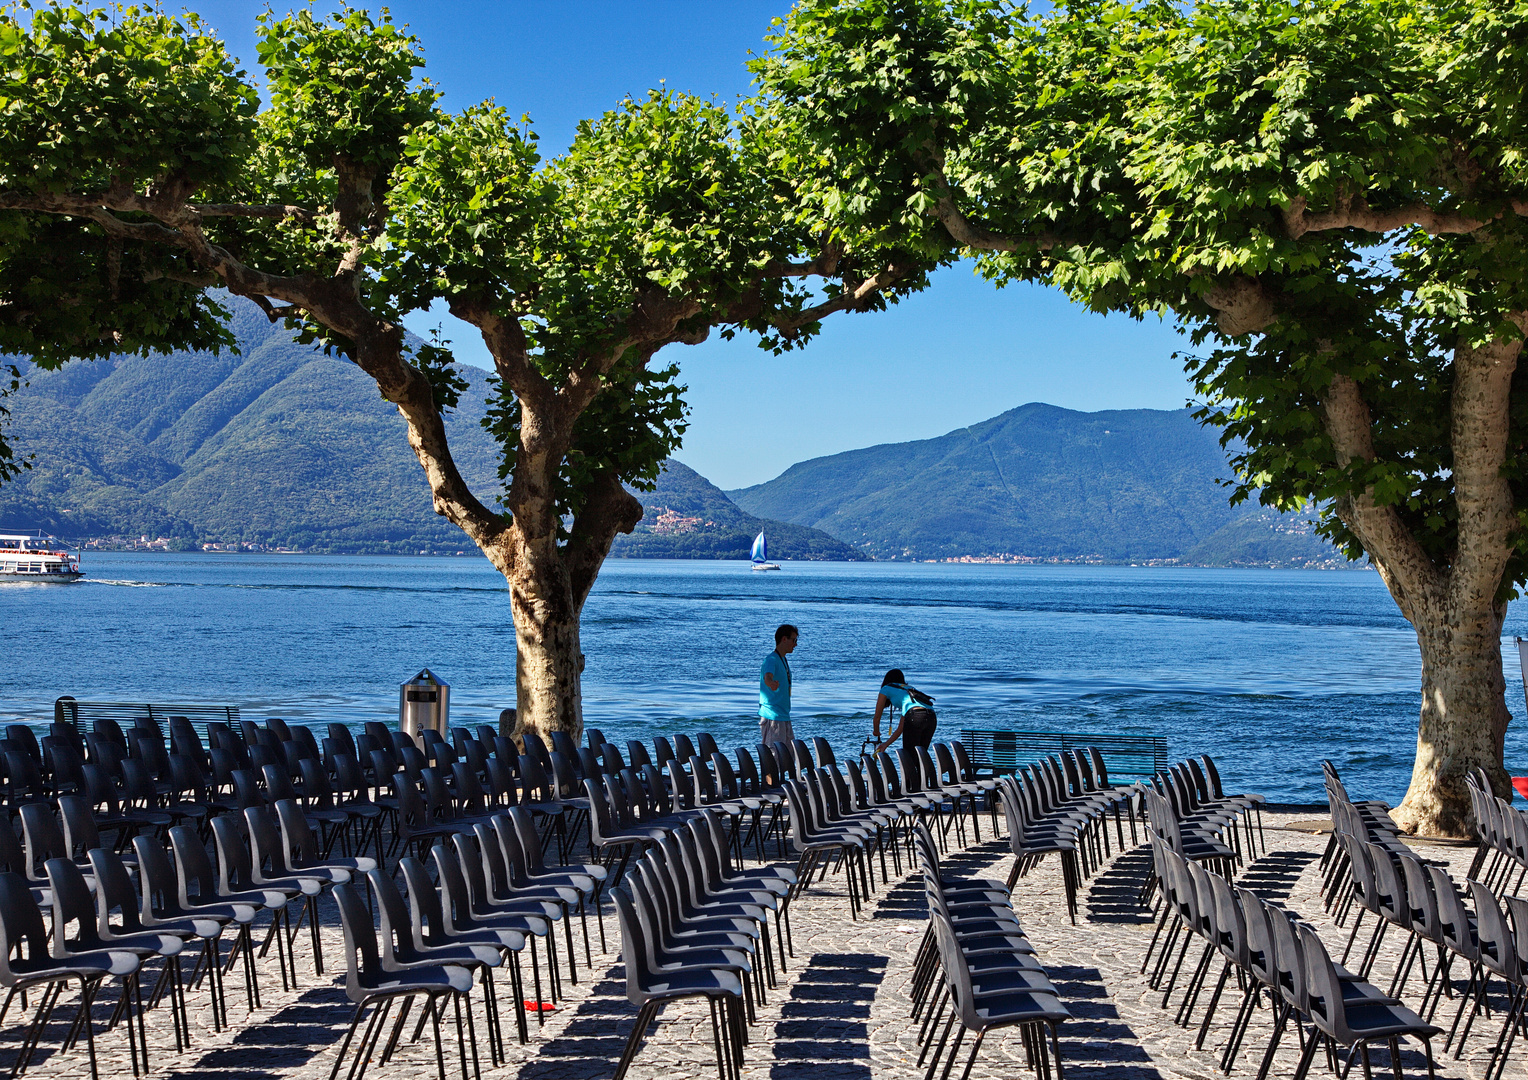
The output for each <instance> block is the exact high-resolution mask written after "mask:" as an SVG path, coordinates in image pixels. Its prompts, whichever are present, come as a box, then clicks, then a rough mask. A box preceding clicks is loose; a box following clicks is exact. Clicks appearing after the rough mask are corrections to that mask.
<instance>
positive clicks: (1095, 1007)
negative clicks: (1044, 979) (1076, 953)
mask: <svg viewBox="0 0 1528 1080" xmlns="http://www.w3.org/2000/svg"><path fill="white" fill-rule="evenodd" d="M1045 972H1046V974H1047V975H1048V976H1050V980H1051V982H1052V983H1054V984H1055V986H1056V989H1057V990H1058V991H1060V994H1061V1000H1062V1001H1063V1002H1064V1003H1065V1004H1066V1007H1067V1010H1068V1011H1069V1012H1070V1013H1071V1014H1072V1019H1070V1020H1068V1021H1066V1022H1065V1023H1064V1024H1062V1025H1061V1033H1060V1034H1061V1062H1062V1065H1063V1067H1064V1069H1065V1073H1066V1075H1067V1076H1071V1077H1076V1076H1086V1077H1089V1078H1090V1080H1114V1078H1116V1077H1117V1078H1120V1080H1126V1078H1128V1080H1160V1078H1161V1075H1162V1074H1161V1073H1160V1072H1158V1071H1157V1067H1156V1066H1155V1065H1154V1064H1153V1063H1152V1060H1151V1055H1150V1054H1148V1053H1147V1052H1146V1050H1145V1048H1144V1047H1142V1046H1141V1040H1140V1037H1139V1036H1138V1035H1137V1034H1136V1033H1135V1030H1134V1029H1133V1028H1132V1027H1131V1026H1130V1025H1129V1024H1128V1023H1126V1022H1125V1020H1124V1019H1123V1018H1122V1017H1121V1016H1120V1014H1119V1010H1118V1009H1117V1008H1116V1007H1115V1005H1114V1002H1113V1001H1111V1000H1110V998H1109V990H1108V988H1107V987H1106V986H1104V980H1103V975H1102V974H1101V973H1100V972H1099V970H1098V969H1097V968H1094V967H1082V966H1079V965H1071V964H1067V965H1051V964H1047V965H1046V968H1045Z"/></svg>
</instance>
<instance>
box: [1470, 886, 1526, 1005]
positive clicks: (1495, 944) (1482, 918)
mask: <svg viewBox="0 0 1528 1080" xmlns="http://www.w3.org/2000/svg"><path fill="white" fill-rule="evenodd" d="M1470 899H1472V900H1474V902H1475V920H1476V926H1477V934H1478V940H1479V942H1480V956H1479V957H1478V959H1479V961H1480V964H1481V966H1482V967H1485V968H1486V969H1488V970H1490V971H1494V972H1496V974H1498V975H1500V976H1502V977H1503V978H1505V979H1508V980H1510V981H1516V979H1517V977H1518V975H1519V974H1520V973H1519V972H1518V971H1517V970H1516V967H1517V943H1516V942H1515V941H1514V940H1513V938H1512V931H1511V930H1510V929H1509V928H1508V926H1507V916H1506V914H1505V913H1504V912H1503V911H1502V909H1501V902H1500V901H1499V900H1497V899H1496V894H1495V893H1493V892H1492V891H1491V890H1490V889H1488V888H1486V887H1485V886H1484V885H1482V884H1481V883H1480V882H1478V881H1475V880H1474V879H1471V880H1470Z"/></svg>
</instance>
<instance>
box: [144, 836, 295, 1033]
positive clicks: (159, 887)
mask: <svg viewBox="0 0 1528 1080" xmlns="http://www.w3.org/2000/svg"><path fill="white" fill-rule="evenodd" d="M170 848H171V850H172V851H173V852H174V855H175V899H174V903H173V904H172V903H170V902H169V901H168V900H166V899H164V898H163V896H164V873H163V869H162V868H159V867H158V866H157V865H156V866H153V867H145V866H144V864H143V852H144V851H145V850H150V851H153V852H155V853H157V854H158V855H159V856H160V857H163V855H164V851H163V849H162V848H161V847H160V846H159V845H158V844H157V843H155V842H154V841H153V840H151V839H149V838H148V837H144V836H137V837H134V838H133V849H134V851H135V852H137V854H138V856H139V867H140V871H141V872H142V873H143V875H144V877H143V878H142V880H141V882H140V885H141V887H142V889H143V890H144V894H145V896H147V895H149V894H150V892H152V894H153V896H154V897H155V898H156V899H154V900H153V901H152V903H154V904H156V905H158V906H159V908H162V909H163V910H164V911H166V912H168V913H169V914H170V915H171V916H172V917H174V916H178V915H190V916H193V917H197V918H209V919H216V920H218V921H220V922H222V921H223V920H225V919H226V920H227V922H226V923H225V924H224V925H229V924H231V925H234V926H237V927H238V928H239V930H238V937H237V938H236V939H235V941H234V944H233V947H232V948H231V949H230V951H229V954H228V963H227V965H226V966H225V965H221V964H220V965H219V971H218V976H217V978H218V980H219V986H220V989H219V998H220V999H221V1000H222V1002H223V1004H224V1008H225V1009H226V1006H227V1000H228V999H227V997H226V996H225V995H224V994H223V992H222V990H221V984H222V972H223V971H224V970H226V967H229V966H232V964H233V961H234V960H235V958H236V957H237V956H238V955H239V954H241V953H242V954H243V957H244V994H245V1000H246V1001H247V1002H248V1007H249V1008H248V1011H249V1012H250V1013H253V1012H254V1011H255V1010H256V1009H258V1008H259V1007H260V983H259V979H258V977H257V975H256V972H255V943H254V931H253V927H254V923H255V919H256V917H257V916H258V915H259V913H260V912H261V911H265V910H268V909H269V905H270V904H272V903H273V904H276V905H277V906H278V907H279V906H284V905H285V903H286V898H285V897H284V896H283V895H282V894H280V893H273V892H264V891H256V892H243V893H240V892H227V893H224V892H220V891H219V883H218V878H217V874H216V873H214V871H213V869H212V863H211V861H210V860H209V859H208V858H207V849H206V848H205V847H203V846H202V842H201V840H200V839H199V838H198V837H197V835H196V834H195V833H193V832H192V831H191V830H189V829H187V828H185V827H184V826H177V827H176V828H173V829H171V830H170ZM150 862H154V860H153V859H151V860H150ZM149 902H150V901H145V903H149ZM271 922H272V926H274V925H275V922H276V914H275V912H274V910H273V911H272V914H271ZM279 940H280V939H279V938H278V941H279ZM285 956H286V953H285V950H284V949H282V950H280V952H279V953H278V959H280V960H281V974H282V978H283V979H284V978H285V977H286V970H287V965H286V960H285Z"/></svg>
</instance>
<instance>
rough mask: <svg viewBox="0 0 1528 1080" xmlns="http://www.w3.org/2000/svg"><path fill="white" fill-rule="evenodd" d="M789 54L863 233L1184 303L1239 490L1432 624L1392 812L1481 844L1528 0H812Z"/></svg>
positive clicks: (1509, 449) (1506, 471) (1523, 310)
mask: <svg viewBox="0 0 1528 1080" xmlns="http://www.w3.org/2000/svg"><path fill="white" fill-rule="evenodd" d="M775 46H776V47H775V50H774V51H773V52H772V53H771V54H770V55H769V56H767V57H765V58H764V59H763V60H761V61H760V62H759V64H758V74H759V78H760V80H761V82H762V84H763V88H764V91H765V94H766V97H767V99H768V100H769V102H770V108H772V109H774V110H775V111H777V112H779V113H781V115H784V116H788V117H790V122H791V124H792V125H793V131H794V137H795V138H796V139H797V141H798V142H799V143H800V144H801V145H803V146H805V147H809V148H810V153H808V154H806V155H804V157H807V158H811V156H812V155H815V156H816V160H819V161H821V162H823V164H824V167H823V168H821V169H819V170H816V171H815V172H813V173H812V174H811V175H810V176H809V177H807V178H806V179H805V180H804V192H803V197H804V198H805V199H807V200H808V202H809V203H810V205H812V206H814V207H816V208H817V212H818V213H819V214H821V215H822V216H823V217H824V218H825V219H829V220H833V221H834V222H835V225H836V226H837V228H839V229H840V230H842V235H845V236H849V237H854V238H855V242H856V243H857V245H858V247H859V250H862V251H869V250H871V249H873V247H874V245H875V244H877V243H887V244H894V245H901V246H903V247H905V248H909V249H915V250H918V251H920V252H921V253H923V255H924V257H925V258H927V259H930V260H940V259H947V258H949V257H951V256H952V255H956V254H974V255H975V256H976V257H977V265H978V268H979V269H980V271H981V272H982V273H984V274H986V275H987V276H989V277H991V278H993V279H994V280H996V281H998V282H1000V283H1001V282H1009V281H1041V282H1047V283H1051V284H1054V285H1057V286H1059V287H1060V288H1062V289H1063V290H1065V291H1066V292H1067V293H1068V294H1069V295H1071V296H1072V297H1074V298H1075V299H1077V300H1079V301H1080V302H1082V303H1085V304H1087V305H1089V306H1090V307H1092V308H1093V309H1095V310H1099V311H1123V312H1128V313H1130V314H1132V315H1135V316H1137V317H1145V316H1148V315H1153V314H1165V313H1170V314H1172V315H1175V316H1176V317H1177V318H1178V319H1179V320H1181V321H1182V323H1183V324H1184V325H1185V326H1186V327H1187V328H1188V330H1189V332H1190V333H1191V335H1192V337H1193V340H1194V341H1195V343H1196V344H1197V345H1199V346H1201V347H1202V349H1201V351H1202V355H1200V356H1197V357H1195V358H1193V359H1192V360H1191V361H1190V368H1191V370H1192V372H1193V373H1194V375H1195V378H1196V380H1197V383H1198V388H1199V391H1200V393H1201V394H1202V395H1203V397H1204V407H1203V410H1202V413H1201V416H1202V418H1203V419H1204V420H1205V421H1206V422H1209V423H1213V424H1217V425H1220V426H1221V427H1223V428H1224V431H1225V436H1226V442H1227V445H1228V446H1229V445H1233V440H1236V441H1238V443H1237V444H1239V445H1244V446H1245V448H1246V449H1245V450H1244V451H1238V452H1236V453H1235V455H1234V458H1233V461H1234V464H1235V465H1236V467H1237V469H1238V472H1239V476H1240V482H1239V484H1238V485H1237V487H1236V490H1235V491H1234V493H1233V498H1235V499H1237V500H1240V499H1245V498H1249V497H1256V498H1258V499H1260V500H1261V501H1262V502H1264V503H1266V504H1270V505H1276V506H1280V507H1290V506H1297V505H1309V504H1312V503H1314V504H1316V505H1319V506H1321V507H1323V508H1324V509H1323V518H1322V530H1323V532H1324V533H1325V535H1327V536H1328V537H1330V538H1331V539H1332V540H1333V541H1335V542H1336V543H1337V544H1338V545H1340V546H1341V547H1342V548H1343V549H1344V550H1345V551H1347V553H1348V554H1349V555H1350V556H1353V557H1359V556H1361V555H1364V554H1367V555H1368V557H1369V558H1370V559H1371V560H1372V562H1373V564H1374V566H1375V567H1376V568H1377V569H1378V570H1379V572H1380V574H1381V576H1382V577H1383V579H1384V581H1385V583H1386V585H1387V586H1388V588H1389V590H1390V592H1391V594H1392V595H1393V596H1394V598H1395V600H1396V603H1397V604H1398V605H1399V607H1400V609H1401V611H1402V613H1403V614H1404V615H1405V616H1406V618H1407V619H1408V620H1409V621H1410V622H1411V624H1412V625H1413V627H1414V628H1415V630H1416V633H1417V640H1418V643H1419V645H1420V647H1421V654H1422V687H1421V689H1422V701H1421V710H1420V721H1419V728H1418V738H1417V756H1416V764H1415V768H1414V771H1413V776H1412V782H1411V786H1410V788H1409V790H1408V792H1407V795H1406V799H1405V801H1404V802H1403V803H1402V804H1401V806H1400V807H1399V809H1398V811H1397V817H1398V818H1399V819H1400V820H1401V821H1403V822H1404V823H1405V824H1407V825H1408V827H1410V828H1413V829H1415V830H1417V831H1418V832H1422V833H1427V834H1451V835H1459V834H1462V833H1463V832H1464V831H1465V829H1466V828H1467V826H1468V821H1469V815H1470V811H1469V801H1468V798H1467V794H1466V790H1465V787H1464V777H1465V775H1466V773H1467V772H1468V771H1470V770H1472V769H1476V768H1481V769H1484V770H1485V771H1486V772H1487V774H1488V775H1489V776H1490V778H1491V781H1492V783H1493V784H1494V785H1495V786H1496V788H1497V790H1498V791H1499V792H1502V793H1505V792H1506V791H1507V777H1506V773H1505V771H1504V769H1503V768H1502V740H1503V736H1504V733H1505V730H1506V726H1507V722H1508V720H1509V718H1510V716H1509V713H1508V711H1507V708H1506V704H1505V696H1504V694H1505V687H1504V680H1503V676H1502V660H1501V641H1500V639H1501V627H1502V621H1503V618H1504V617H1505V614H1506V606H1507V602H1508V600H1509V599H1511V598H1512V597H1513V596H1514V595H1516V592H1517V590H1518V589H1519V588H1520V587H1521V586H1522V585H1523V583H1524V582H1525V581H1528V559H1525V557H1524V551H1525V546H1524V535H1525V534H1524V530H1523V525H1524V524H1525V519H1524V513H1525V510H1528V501H1525V495H1528V492H1525V490H1524V487H1523V485H1524V465H1525V460H1524V456H1523V446H1524V442H1525V439H1528V426H1525V425H1528V399H1525V396H1524V393H1523V392H1522V387H1520V386H1519V385H1518V383H1519V379H1520V376H1519V375H1518V373H1517V360H1518V355H1519V352H1520V350H1521V348H1522V340H1523V333H1524V330H1525V329H1528V283H1525V271H1528V258H1525V245H1524V223H1523V220H1522V219H1523V216H1524V215H1525V214H1528V178H1525V176H1524V161H1525V150H1528V140H1525V130H1524V122H1525V121H1524V112H1523V82H1522V78H1521V71H1522V62H1523V59H1524V54H1525V48H1528V5H1524V4H1523V3H1521V2H1517V3H1507V4H1500V3H1489V2H1484V0H1482V2H1468V0H1466V2H1460V3H1415V2H1409V0H1408V2H1398V0H1309V2H1304V0H1299V2H1290V0H1254V2H1250V3H1248V2H1243V0H1204V2H1201V3H1199V4H1197V5H1196V6H1194V7H1192V8H1185V7H1181V6H1178V5H1172V4H1166V3H1157V2H1145V3H1141V4H1138V5H1133V6H1132V5H1123V4H1117V3H1110V2H1103V0H1079V2H1076V3H1071V4H1065V5H1062V6H1059V7H1057V8H1056V9H1054V10H1052V11H1050V12H1049V13H1047V14H1045V15H1043V16H1038V17H1033V16H1029V15H1026V13H1025V12H1024V11H1022V10H1017V9H1012V8H1009V7H1008V6H1006V5H1000V4H997V3H988V2H984V0H803V2H802V3H800V4H798V6H797V8H796V10H795V11H794V12H793V13H792V15H791V17H790V19H789V20H788V21H787V23H786V24H785V25H784V27H783V28H782V30H781V31H780V34H779V36H778V37H777V39H776V40H775ZM1514 389H1517V390H1518V392H1517V393H1516V394H1514V392H1513V391H1514ZM1354 734H1355V737H1362V733H1360V732H1355V733H1354Z"/></svg>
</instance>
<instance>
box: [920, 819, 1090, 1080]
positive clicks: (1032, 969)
mask: <svg viewBox="0 0 1528 1080" xmlns="http://www.w3.org/2000/svg"><path fill="white" fill-rule="evenodd" d="M913 839H914V847H915V850H916V853H917V859H918V864H919V867H920V869H921V870H922V872H923V883H924V889H925V892H926V893H927V896H928V906H929V928H928V931H927V932H926V933H925V935H924V939H923V944H922V946H921V947H920V948H919V951H918V957H917V960H916V961H915V965H914V972H913V981H912V990H911V993H912V998H913V1018H914V1019H917V1018H918V1017H919V1014H920V1013H921V1014H923V1023H922V1027H921V1028H920V1030H919V1036H918V1037H919V1042H920V1043H921V1045H922V1047H923V1049H922V1051H921V1053H920V1054H919V1057H918V1064H919V1065H920V1066H921V1065H922V1064H923V1060H924V1058H925V1057H926V1056H927V1055H928V1052H929V1049H930V1047H931V1046H932V1047H933V1059H932V1061H931V1062H930V1063H929V1072H928V1075H929V1076H933V1075H934V1071H935V1069H936V1068H937V1067H938V1065H939V1061H940V1058H941V1057H942V1056H943V1055H944V1050H945V1046H946V1044H947V1043H949V1054H950V1056H949V1061H948V1063H947V1064H946V1065H945V1069H944V1076H946V1077H947V1076H949V1075H950V1068H951V1066H952V1065H954V1063H955V1060H956V1057H957V1055H958V1054H959V1052H960V1046H961V1042H962V1041H963V1040H964V1038H965V1036H966V1033H967V1032H973V1033H974V1034H975V1036H976V1038H975V1039H974V1040H973V1042H972V1045H971V1053H970V1056H969V1057H968V1058H967V1059H966V1067H965V1071H964V1072H963V1073H962V1074H961V1080H966V1078H967V1077H969V1076H970V1075H971V1067H972V1065H974V1064H975V1062H976V1056H977V1054H978V1053H980V1051H981V1046H982V1040H984V1039H985V1038H986V1036H987V1033H988V1032H990V1031H993V1030H995V1029H997V1028H1003V1027H1018V1028H1020V1029H1021V1031H1022V1032H1023V1042H1024V1049H1025V1053H1026V1056H1027V1059H1028V1063H1029V1066H1030V1068H1031V1069H1033V1070H1034V1071H1035V1073H1036V1075H1037V1076H1041V1077H1046V1078H1048V1077H1049V1076H1050V1075H1051V1073H1050V1062H1051V1056H1052V1054H1054V1058H1055V1065H1056V1077H1057V1080H1060V1077H1061V1042H1060V1035H1059V1027H1060V1024H1061V1022H1062V1021H1064V1020H1067V1019H1069V1018H1070V1016H1071V1014H1070V1013H1069V1012H1068V1011H1067V1009H1066V1006H1065V1005H1063V1004H1062V1003H1061V1000H1060V996H1059V995H1058V993H1057V991H1056V988H1055V986H1054V985H1053V984H1052V983H1051V981H1050V979H1049V978H1047V976H1046V974H1045V969H1044V967H1043V966H1042V965H1041V964H1040V962H1039V961H1038V960H1037V959H1036V957H1035V950H1034V948H1033V946H1031V945H1030V944H1029V941H1028V939H1027V938H1026V937H1025V936H1024V930H1023V927H1022V926H1021V925H1020V924H1019V919H1018V916H1017V915H1016V914H1015V913H1014V910H1013V907H1012V905H1011V903H1010V901H1009V891H1008V889H1007V887H1006V886H1004V884H1003V883H1002V882H998V881H983V880H980V879H960V878H953V877H950V876H948V875H946V874H944V873H943V872H942V871H941V869H940V865H939V852H938V848H937V847H936V845H935V842H934V837H933V835H932V834H931V833H930V832H929V830H928V827H927V826H926V825H923V824H919V825H917V826H915V828H914V833H913ZM936 977H937V981H936ZM931 999H932V1000H931ZM946 1005H948V1007H949V1019H948V1020H947V1021H946V1022H945V1025H944V1030H943V1032H942V1033H940V1035H939V1041H938V1043H937V1044H935V1043H934V1034H935V1029H936V1028H937V1027H938V1019H939V1016H940V1015H941V1013H942V1012H943V1010H944V1008H945V1006H946ZM957 1023H958V1024H959V1029H958V1030H957V1031H956V1033H955V1039H954V1042H953V1043H950V1042H949V1037H950V1031H951V1029H952V1028H953V1027H955V1025H956V1024H957ZM1047 1036H1048V1042H1047Z"/></svg>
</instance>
